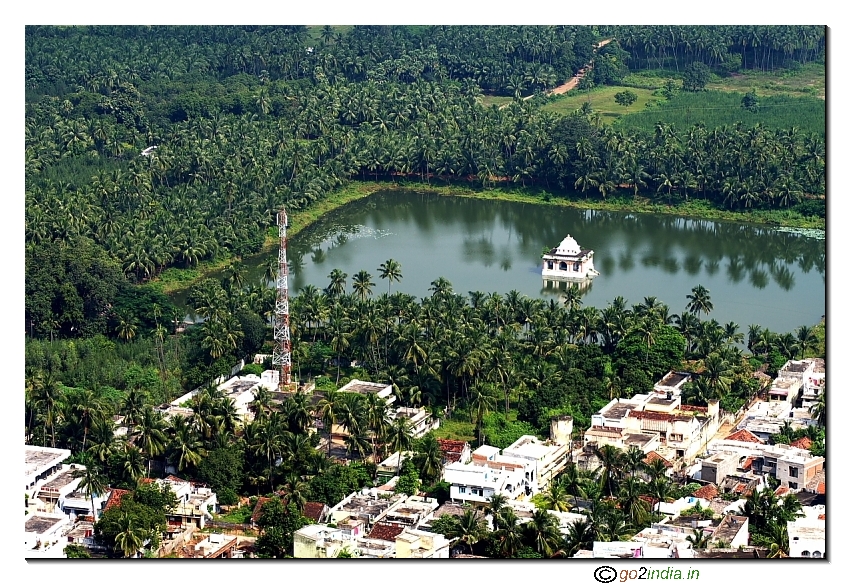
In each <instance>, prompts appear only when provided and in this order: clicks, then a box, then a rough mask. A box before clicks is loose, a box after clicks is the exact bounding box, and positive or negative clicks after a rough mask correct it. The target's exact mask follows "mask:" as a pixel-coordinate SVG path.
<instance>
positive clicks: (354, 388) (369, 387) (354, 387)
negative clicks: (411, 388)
mask: <svg viewBox="0 0 850 583" xmlns="http://www.w3.org/2000/svg"><path fill="white" fill-rule="evenodd" d="M390 386H391V385H384V384H380V383H369V382H366V381H358V380H353V381H351V382H349V383H348V384H347V385H345V386H344V387H342V388H341V389H340V391H346V392H351V393H360V394H361V395H366V394H368V393H380V392H381V391H384V390H386V389H387V388H388V387H390Z"/></svg>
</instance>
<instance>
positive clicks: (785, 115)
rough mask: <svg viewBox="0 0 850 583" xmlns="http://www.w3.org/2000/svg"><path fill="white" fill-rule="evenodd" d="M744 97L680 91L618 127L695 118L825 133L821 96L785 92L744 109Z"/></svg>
mask: <svg viewBox="0 0 850 583" xmlns="http://www.w3.org/2000/svg"><path fill="white" fill-rule="evenodd" d="M744 97H745V96H744V95H742V94H740V93H727V92H722V91H703V92H696V93H693V92H690V93H689V92H681V93H678V94H676V95H675V96H674V97H673V98H672V99H670V100H664V99H662V100H659V101H658V102H657V104H655V105H653V107H650V108H646V109H644V111H640V112H636V113H634V114H632V115H627V116H621V117H620V118H619V119H618V121H617V127H618V128H622V129H626V128H629V129H632V128H634V129H642V130H644V131H647V132H652V131H654V130H655V126H656V124H657V123H658V122H664V123H667V124H671V125H675V126H676V127H688V126H692V125H694V124H695V123H697V122H700V123H702V124H705V126H706V127H721V126H734V125H735V124H736V123H739V122H740V123H741V124H743V125H744V126H747V127H753V126H755V125H756V124H758V125H759V126H761V127H763V128H765V129H770V130H772V131H782V130H784V129H786V128H790V127H797V128H799V130H800V131H803V132H805V133H808V134H813V135H820V136H821V139H822V138H823V136H824V134H825V133H826V126H825V125H824V117H825V109H826V104H825V102H824V100H822V99H818V98H816V97H789V96H784V95H782V96H779V95H778V96H774V97H760V98H759V100H758V108H757V109H755V110H747V109H746V108H744V107H742V101H743V100H744Z"/></svg>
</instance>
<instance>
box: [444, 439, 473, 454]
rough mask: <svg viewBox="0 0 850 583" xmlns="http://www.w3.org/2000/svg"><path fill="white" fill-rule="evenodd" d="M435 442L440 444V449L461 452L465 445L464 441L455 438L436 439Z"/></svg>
mask: <svg viewBox="0 0 850 583" xmlns="http://www.w3.org/2000/svg"><path fill="white" fill-rule="evenodd" d="M437 443H438V444H440V450H441V451H444V452H453V453H463V450H464V448H465V447H466V442H465V441H459V440H457V439H438V440H437Z"/></svg>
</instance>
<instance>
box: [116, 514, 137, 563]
mask: <svg viewBox="0 0 850 583" xmlns="http://www.w3.org/2000/svg"><path fill="white" fill-rule="evenodd" d="M143 537H144V533H143V531H142V529H140V528H138V527H137V526H136V525H135V524H133V519H132V518H131V517H130V515H129V514H126V513H125V514H123V515H122V516H121V518H120V519H119V532H118V534H117V535H115V550H117V551H120V552H121V553H123V554H124V558H125V559H126V558H127V557H133V556H135V555H136V554H138V552H139V550H140V549H141V548H142V544H143V542H144V541H143Z"/></svg>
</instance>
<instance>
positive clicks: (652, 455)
mask: <svg viewBox="0 0 850 583" xmlns="http://www.w3.org/2000/svg"><path fill="white" fill-rule="evenodd" d="M654 460H661V461H662V462H664V467H665V468H672V467H673V463H672V462H671V461H669V460H668V459H667V458H665V457H664V456H662V455H661V454H659V453H658V452H656V451H651V452H649V453H648V454H646V457H645V458H643V461H644V463H646V464H648V463H652V462H653V461H654Z"/></svg>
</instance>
